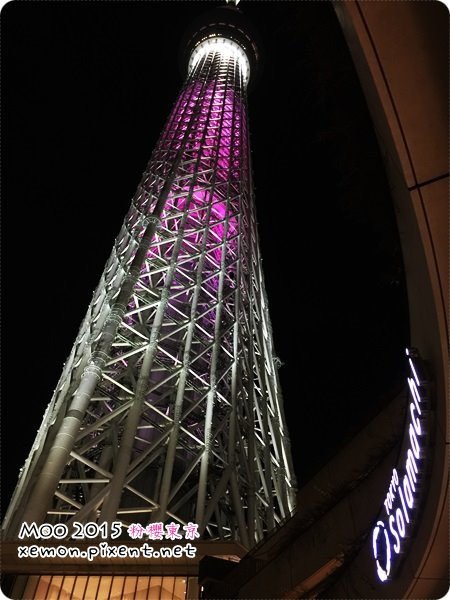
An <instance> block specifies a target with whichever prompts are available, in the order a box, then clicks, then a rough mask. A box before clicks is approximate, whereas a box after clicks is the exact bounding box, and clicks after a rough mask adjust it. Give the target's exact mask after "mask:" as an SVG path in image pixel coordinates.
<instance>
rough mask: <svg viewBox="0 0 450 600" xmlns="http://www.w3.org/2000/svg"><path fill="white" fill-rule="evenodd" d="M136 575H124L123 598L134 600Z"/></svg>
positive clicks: (124, 599)
mask: <svg viewBox="0 0 450 600" xmlns="http://www.w3.org/2000/svg"><path fill="white" fill-rule="evenodd" d="M137 579H138V578H137V577H125V584H124V586H123V595H122V598H123V600H134V595H135V593H136V585H137Z"/></svg>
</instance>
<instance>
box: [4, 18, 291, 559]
mask: <svg viewBox="0 0 450 600" xmlns="http://www.w3.org/2000/svg"><path fill="white" fill-rule="evenodd" d="M221 10H222V12H223V14H228V15H229V18H228V17H227V21H228V22H227V24H225V23H224V22H223V21H224V17H223V16H222V17H221V20H220V19H214V18H210V19H209V21H208V22H207V24H206V25H203V26H202V27H200V29H199V30H198V31H197V33H196V35H195V36H193V37H192V38H191V39H190V41H189V44H188V48H189V61H188V75H187V79H186V82H185V84H184V86H183V88H182V90H181V93H180V95H179V97H178V99H177V101H176V103H175V105H174V108H173V110H172V112H171V113H170V115H169V118H168V120H167V123H166V125H165V127H164V129H163V131H162V134H161V136H160V139H159V141H158V143H157V144H156V147H155V149H154V151H153V154H152V156H151V158H150V162H149V163H148V166H147V168H146V171H145V173H144V175H143V178H142V181H141V183H140V185H139V187H138V189H137V192H136V194H135V196H134V198H133V201H132V204H131V207H130V209H129V212H128V214H127V215H126V217H125V220H124V223H123V226H122V228H121V230H120V233H119V235H118V237H117V239H116V241H115V243H114V247H113V251H112V253H111V256H110V258H109V260H108V262H107V264H106V267H105V270H104V272H103V274H102V276H101V279H100V283H99V285H98V287H97V289H96V290H95V292H94V295H93V299H92V302H91V304H90V306H89V308H88V311H87V314H86V317H85V319H84V321H83V323H82V325H81V328H80V331H79V334H78V337H77V339H76V341H75V345H74V347H73V349H72V352H71V354H70V356H69V358H68V360H67V362H66V363H65V366H64V370H63V373H62V376H61V379H60V380H59V382H58V385H57V388H56V390H55V394H54V396H53V398H52V400H51V402H50V404H49V406H48V408H47V410H46V413H45V416H44V420H43V423H42V426H41V429H40V430H39V432H38V436H37V438H36V441H35V443H34V445H33V448H32V450H31V453H30V455H29V457H28V459H27V461H26V464H25V465H24V468H23V469H22V471H21V476H20V479H19V482H18V485H17V488H16V491H15V494H14V497H13V500H12V503H11V506H10V509H9V511H8V514H7V516H6V519H5V527H6V533H7V537H12V538H14V537H15V536H17V532H18V528H19V526H20V524H21V523H22V522H23V521H26V522H33V521H34V522H37V523H42V522H48V523H66V524H67V525H68V526H70V524H72V523H73V522H74V521H78V522H91V521H97V522H104V521H106V522H109V523H111V522H113V521H121V522H122V523H123V525H124V526H125V527H126V526H128V525H129V524H131V523H140V524H142V525H143V526H145V525H147V524H148V523H150V522H160V521H162V522H167V521H174V522H176V523H179V524H180V525H186V524H187V523H188V522H195V523H198V524H199V532H200V534H201V536H202V539H204V540H205V539H206V540H208V539H209V540H234V541H239V542H240V543H241V544H242V545H243V546H245V547H247V548H250V547H252V546H253V545H254V544H255V543H256V542H258V541H259V540H260V539H261V538H262V537H263V536H264V535H265V533H266V532H267V531H270V530H271V529H273V528H274V527H275V526H276V524H277V523H278V522H280V521H281V520H282V519H284V518H285V517H286V516H288V515H289V514H290V513H291V511H292V509H293V507H294V491H295V489H294V488H295V482H294V475H293V470H292V464H291V456H290V445H289V438H288V432H287V429H286V424H285V419H284V416H283V406H282V398H281V393H280V387H279V382H278V376H277V364H276V363H277V359H276V357H275V355H274V349H273V341H272V333H271V326H270V320H269V315H268V305H267V297H266V293H265V290H264V281H263V273H262V268H261V257H260V252H259V246H258V232H257V225H256V215H255V206H254V199H253V188H252V175H251V165H250V148H249V133H248V123H247V100H246V87H247V82H248V80H249V79H250V78H251V77H252V75H253V70H254V68H255V64H256V56H257V51H256V49H255V46H254V43H253V41H252V40H251V39H250V37H249V35H248V33H246V32H245V30H244V29H243V28H242V27H241V26H240V24H239V23H240V18H241V17H240V15H239V13H238V11H237V9H235V8H225V9H221Z"/></svg>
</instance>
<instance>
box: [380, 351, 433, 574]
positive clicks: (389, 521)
mask: <svg viewBox="0 0 450 600" xmlns="http://www.w3.org/2000/svg"><path fill="white" fill-rule="evenodd" d="M406 356H407V357H408V363H409V368H410V376H409V377H408V387H409V392H410V393H409V400H408V401H409V406H408V420H407V430H406V435H405V443H404V450H403V452H402V455H401V459H400V461H399V466H398V467H397V468H394V469H393V471H392V477H391V481H390V483H389V488H388V491H387V493H386V497H385V500H384V514H385V518H384V521H383V520H382V519H381V518H380V519H378V521H377V523H376V525H375V527H374V528H373V531H372V552H373V558H374V560H375V563H376V566H377V576H378V579H379V580H380V581H382V582H384V581H387V580H388V579H389V575H390V574H391V571H392V568H393V566H394V564H395V560H396V558H397V556H398V555H399V554H400V552H401V551H402V549H403V545H404V544H405V538H406V537H407V536H409V535H410V532H411V530H412V526H413V522H414V517H415V513H416V510H417V502H418V494H419V491H420V484H419V482H420V477H421V475H422V472H423V469H424V441H425V434H426V430H425V417H426V408H425V403H426V383H427V381H426V378H425V376H424V374H423V369H422V365H421V362H420V358H419V355H418V353H417V351H416V350H414V349H412V348H407V349H406Z"/></svg>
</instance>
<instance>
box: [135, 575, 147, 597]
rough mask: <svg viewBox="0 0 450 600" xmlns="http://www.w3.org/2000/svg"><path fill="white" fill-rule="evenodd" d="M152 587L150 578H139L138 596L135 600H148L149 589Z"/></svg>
mask: <svg viewBox="0 0 450 600" xmlns="http://www.w3.org/2000/svg"><path fill="white" fill-rule="evenodd" d="M149 587H150V577H138V582H137V587H136V595H135V597H134V600H147V593H148V588H149Z"/></svg>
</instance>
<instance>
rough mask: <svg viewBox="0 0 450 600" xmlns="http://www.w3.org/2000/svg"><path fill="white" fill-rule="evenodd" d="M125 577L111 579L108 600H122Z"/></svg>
mask: <svg viewBox="0 0 450 600" xmlns="http://www.w3.org/2000/svg"><path fill="white" fill-rule="evenodd" d="M124 584H125V577H113V582H112V586H111V595H110V600H122V592H123V587H124Z"/></svg>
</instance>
